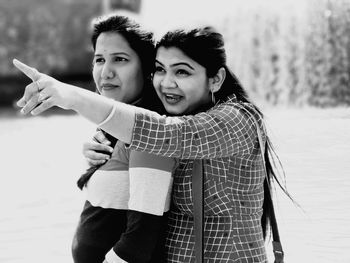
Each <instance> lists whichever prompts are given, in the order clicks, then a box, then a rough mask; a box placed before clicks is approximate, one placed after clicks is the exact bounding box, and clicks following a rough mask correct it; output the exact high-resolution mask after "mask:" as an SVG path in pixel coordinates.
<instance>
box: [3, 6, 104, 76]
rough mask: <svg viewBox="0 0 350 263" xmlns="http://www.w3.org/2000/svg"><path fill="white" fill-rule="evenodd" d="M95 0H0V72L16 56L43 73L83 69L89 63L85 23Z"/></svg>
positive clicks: (95, 10) (9, 69) (92, 12)
mask: <svg viewBox="0 0 350 263" xmlns="http://www.w3.org/2000/svg"><path fill="white" fill-rule="evenodd" d="M99 9H100V3H99V1H94V0H90V1H87V0H86V1H68V0H65V1H56V0H45V1H44V0H26V1H21V0H1V1H0V32H2V35H1V38H0V61H1V63H0V75H13V74H16V71H15V70H14V69H13V66H12V63H11V61H12V59H13V58H14V57H17V58H19V59H21V60H23V61H25V62H27V63H30V64H31V65H33V66H36V67H38V68H39V69H40V70H42V71H43V72H47V73H52V72H54V73H57V74H61V73H66V72H65V71H66V70H67V69H69V72H71V73H72V74H79V73H85V72H86V71H87V70H89V66H88V65H89V64H90V63H91V52H90V42H89V41H90V33H89V32H88V31H89V24H90V20H91V18H92V17H94V16H95V15H97V14H98V13H99Z"/></svg>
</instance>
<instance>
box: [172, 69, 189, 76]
mask: <svg viewBox="0 0 350 263" xmlns="http://www.w3.org/2000/svg"><path fill="white" fill-rule="evenodd" d="M176 75H179V76H184V77H185V76H189V75H191V74H190V73H189V72H188V71H187V70H184V69H178V70H177V71H176Z"/></svg>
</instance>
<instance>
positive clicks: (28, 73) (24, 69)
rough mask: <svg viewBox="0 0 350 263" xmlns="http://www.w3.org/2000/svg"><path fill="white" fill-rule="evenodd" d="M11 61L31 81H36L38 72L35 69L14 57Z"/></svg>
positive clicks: (38, 75)
mask: <svg viewBox="0 0 350 263" xmlns="http://www.w3.org/2000/svg"><path fill="white" fill-rule="evenodd" d="M12 62H13V65H15V67H16V68H18V69H19V70H20V71H22V72H23V73H24V74H25V75H26V76H28V77H29V78H30V79H32V80H33V81H37V80H38V79H39V77H40V73H39V71H38V70H37V69H35V68H32V67H30V66H28V65H26V64H24V63H23V62H21V61H19V60H17V59H14V60H13V61H12Z"/></svg>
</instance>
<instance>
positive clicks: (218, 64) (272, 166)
mask: <svg viewBox="0 0 350 263" xmlns="http://www.w3.org/2000/svg"><path fill="white" fill-rule="evenodd" d="M159 47H165V48H169V47H176V48H178V49H180V50H181V51H182V52H183V53H184V54H186V55H187V56H188V57H190V58H191V59H193V60H194V61H196V62H197V63H199V64H200V65H202V66H203V67H204V68H205V69H206V74H207V76H208V77H209V78H210V77H213V76H215V75H216V74H217V72H218V70H219V69H220V68H224V69H225V70H226V78H225V80H224V82H223V84H222V86H221V88H220V90H219V91H217V92H216V93H215V94H214V95H215V99H216V100H217V101H220V102H225V101H227V100H228V99H229V98H230V97H231V96H232V95H234V96H235V97H236V98H237V100H238V101H239V102H243V103H250V104H251V105H252V106H253V107H254V108H255V110H256V111H257V112H258V113H259V114H260V115H261V116H262V117H263V114H262V112H261V111H260V110H259V108H258V107H257V106H256V105H255V104H254V103H253V102H252V101H251V100H250V99H249V97H248V94H247V92H246V91H245V89H244V88H243V86H242V84H241V83H240V82H239V80H238V78H237V77H236V76H235V75H234V74H233V73H232V71H231V70H230V69H229V68H228V66H227V64H226V52H225V48H224V38H223V36H222V35H221V34H220V33H218V32H217V31H216V30H215V29H214V28H213V27H201V28H195V29H192V30H189V31H187V30H181V29H180V30H174V31H170V32H168V33H166V34H165V35H164V36H163V37H162V38H161V39H160V41H159V42H158V43H157V44H156V50H157V49H158V48H159ZM264 156H265V167H266V171H267V176H266V178H265V180H264V202H263V214H262V218H261V225H262V229H263V234H264V238H266V235H267V233H268V232H269V229H270V228H269V226H270V219H271V213H272V210H271V209H272V206H273V203H272V196H271V190H272V189H271V185H272V182H273V181H275V182H276V183H277V184H278V185H279V186H280V187H281V189H282V190H283V191H284V192H285V193H286V194H287V196H288V197H290V195H289V193H288V191H287V189H286V187H285V183H284V184H282V183H281V179H279V178H278V176H277V173H276V171H277V170H279V171H280V169H277V168H278V167H277V165H278V164H281V162H280V161H279V158H278V156H277V154H276V153H275V151H274V149H273V146H272V143H271V141H270V139H269V137H267V140H266V145H265V153H264ZM271 160H272V161H271ZM275 160H277V161H275ZM279 167H280V168H282V172H283V178H282V179H283V182H285V175H284V171H283V167H282V165H280V166H279ZM290 198H291V197H290Z"/></svg>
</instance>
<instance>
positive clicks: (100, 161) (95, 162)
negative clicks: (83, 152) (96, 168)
mask: <svg viewBox="0 0 350 263" xmlns="http://www.w3.org/2000/svg"><path fill="white" fill-rule="evenodd" d="M86 161H87V162H88V164H89V165H101V164H104V163H105V162H106V160H99V161H97V160H91V159H89V158H86Z"/></svg>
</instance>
